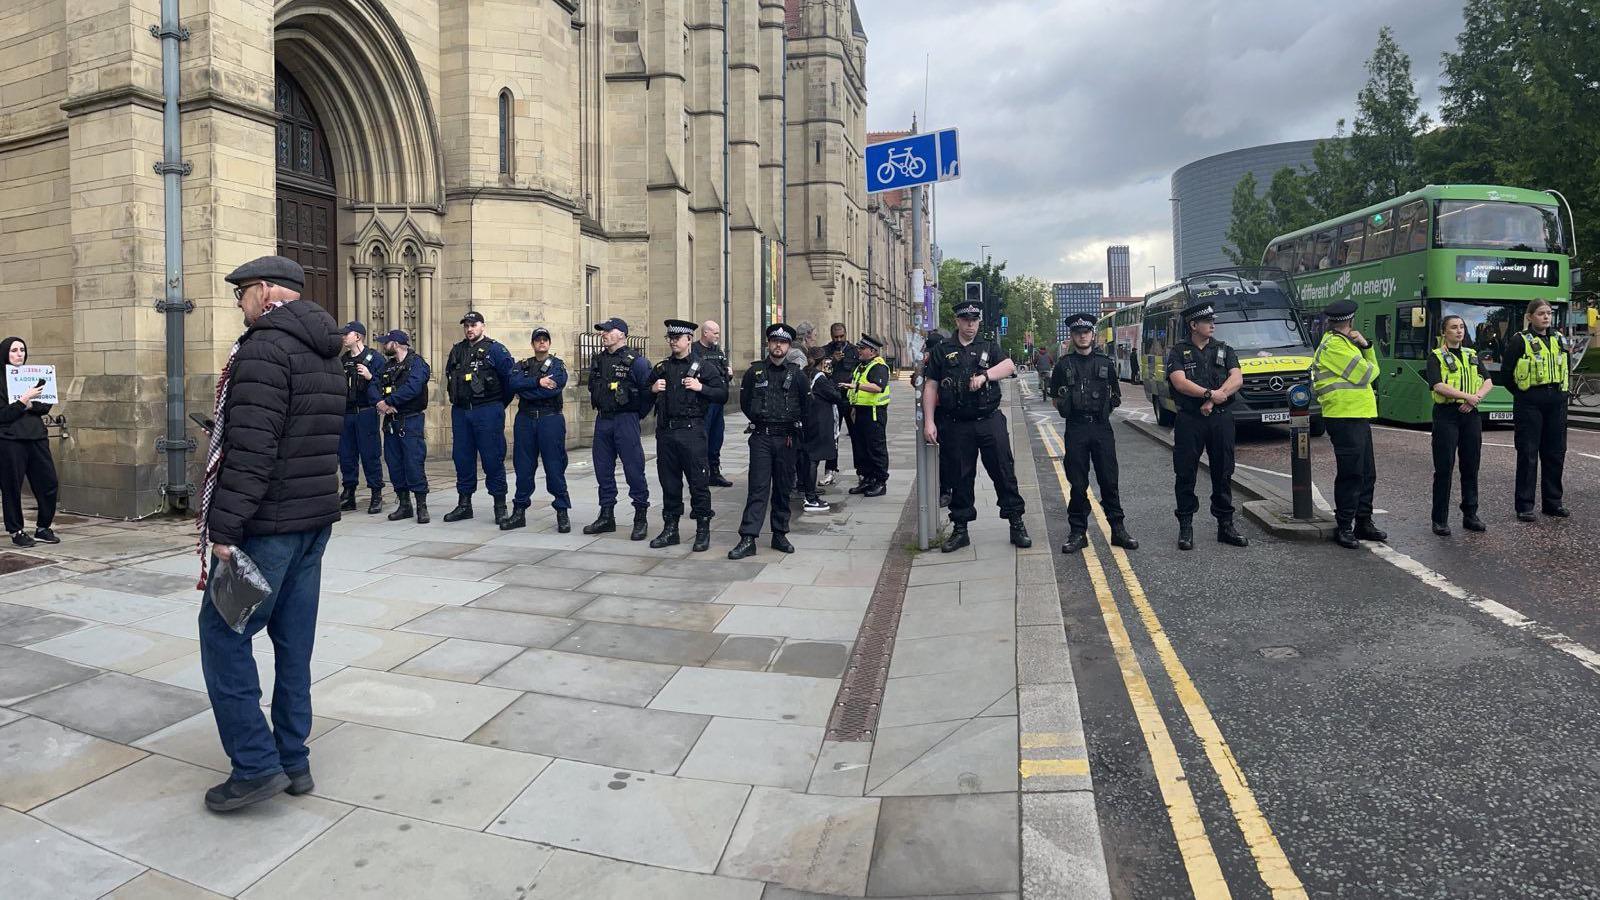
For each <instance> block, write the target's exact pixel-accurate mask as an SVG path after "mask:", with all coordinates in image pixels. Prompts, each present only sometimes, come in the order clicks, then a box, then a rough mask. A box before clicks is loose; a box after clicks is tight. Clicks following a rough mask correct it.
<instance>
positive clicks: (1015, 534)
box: [1011, 516, 1033, 550]
mask: <svg viewBox="0 0 1600 900" xmlns="http://www.w3.org/2000/svg"><path fill="white" fill-rule="evenodd" d="M1011 546H1013V547H1021V548H1022V549H1024V550H1026V549H1028V548H1029V547H1032V546H1033V538H1031V537H1028V526H1026V525H1024V524H1022V517H1021V516H1017V517H1016V518H1015V519H1012V520H1011Z"/></svg>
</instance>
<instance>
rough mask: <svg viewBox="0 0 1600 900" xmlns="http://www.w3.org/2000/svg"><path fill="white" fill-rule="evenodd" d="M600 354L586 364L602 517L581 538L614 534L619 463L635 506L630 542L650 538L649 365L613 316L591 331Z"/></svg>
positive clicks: (592, 452) (625, 326) (621, 322)
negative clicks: (645, 429) (645, 433)
mask: <svg viewBox="0 0 1600 900" xmlns="http://www.w3.org/2000/svg"><path fill="white" fill-rule="evenodd" d="M594 330H595V331H598V332H600V340H601V352H599V353H596V354H595V355H594V360H593V362H591V363H590V364H589V403H590V404H591V405H593V406H594V409H595V420H594V442H593V443H592V444H591V445H590V454H589V456H590V459H591V460H593V461H594V480H595V485H596V486H597V487H598V488H599V489H600V491H599V493H600V515H599V517H598V518H596V519H595V520H594V521H593V522H590V523H589V524H588V525H585V526H583V533H584V534H603V533H605V532H609V531H616V530H617V518H616V508H617V460H618V459H621V460H622V474H623V475H624V477H626V478H627V480H628V499H629V500H631V501H633V530H632V531H631V532H629V534H628V539H629V540H631V541H642V540H644V539H645V538H647V537H649V536H650V516H649V513H650V482H649V481H647V480H645V475H644V439H643V438H642V437H641V436H640V433H639V419H640V416H641V415H642V413H643V412H644V411H645V410H646V409H648V408H649V404H650V361H649V360H647V359H645V358H644V354H642V353H639V352H637V351H636V350H634V349H633V348H632V347H629V346H628V323H627V322H626V321H624V320H622V319H620V318H617V317H615V316H613V317H611V318H609V319H607V320H605V321H604V322H601V323H600V324H598V325H596V326H594Z"/></svg>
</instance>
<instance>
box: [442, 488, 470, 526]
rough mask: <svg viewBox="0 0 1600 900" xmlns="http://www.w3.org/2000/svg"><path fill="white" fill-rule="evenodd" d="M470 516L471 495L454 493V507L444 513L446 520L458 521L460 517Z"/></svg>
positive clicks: (468, 517)
mask: <svg viewBox="0 0 1600 900" xmlns="http://www.w3.org/2000/svg"><path fill="white" fill-rule="evenodd" d="M470 518H472V495H471V494H462V493H459V492H458V493H457V494H456V508H455V509H452V510H450V511H449V512H447V513H445V514H444V520H445V521H446V522H459V521H461V520H462V519H470Z"/></svg>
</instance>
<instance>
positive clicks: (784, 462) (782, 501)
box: [739, 426, 800, 538]
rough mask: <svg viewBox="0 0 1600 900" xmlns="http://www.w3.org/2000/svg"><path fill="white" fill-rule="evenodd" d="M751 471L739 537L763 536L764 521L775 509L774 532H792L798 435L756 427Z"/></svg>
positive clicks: (748, 477)
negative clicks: (790, 508) (769, 508)
mask: <svg viewBox="0 0 1600 900" xmlns="http://www.w3.org/2000/svg"><path fill="white" fill-rule="evenodd" d="M749 444H750V471H749V472H748V473H747V474H746V475H745V480H746V481H748V482H749V487H748V489H747V490H746V492H745V498H744V517H743V518H741V519H740V520H739V536H740V537H747V538H753V537H756V536H757V535H759V534H761V520H762V519H765V518H766V517H767V506H768V505H769V504H770V505H771V507H772V533H773V534H787V533H788V532H789V502H790V496H789V495H790V494H791V493H792V492H793V490H794V468H795V452H796V449H797V448H798V446H799V444H800V435H799V434H793V435H789V434H768V433H766V432H764V431H762V429H761V427H760V426H757V428H756V431H755V433H753V434H751V435H750V441H749Z"/></svg>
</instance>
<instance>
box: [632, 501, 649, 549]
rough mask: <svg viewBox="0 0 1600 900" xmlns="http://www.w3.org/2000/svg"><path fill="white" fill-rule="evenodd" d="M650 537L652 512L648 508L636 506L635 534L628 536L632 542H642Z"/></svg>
mask: <svg viewBox="0 0 1600 900" xmlns="http://www.w3.org/2000/svg"><path fill="white" fill-rule="evenodd" d="M649 536H650V510H649V509H648V508H647V507H642V506H635V507H634V508H633V533H632V534H629V535H628V540H630V541H642V540H644V539H645V538H647V537H649Z"/></svg>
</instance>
